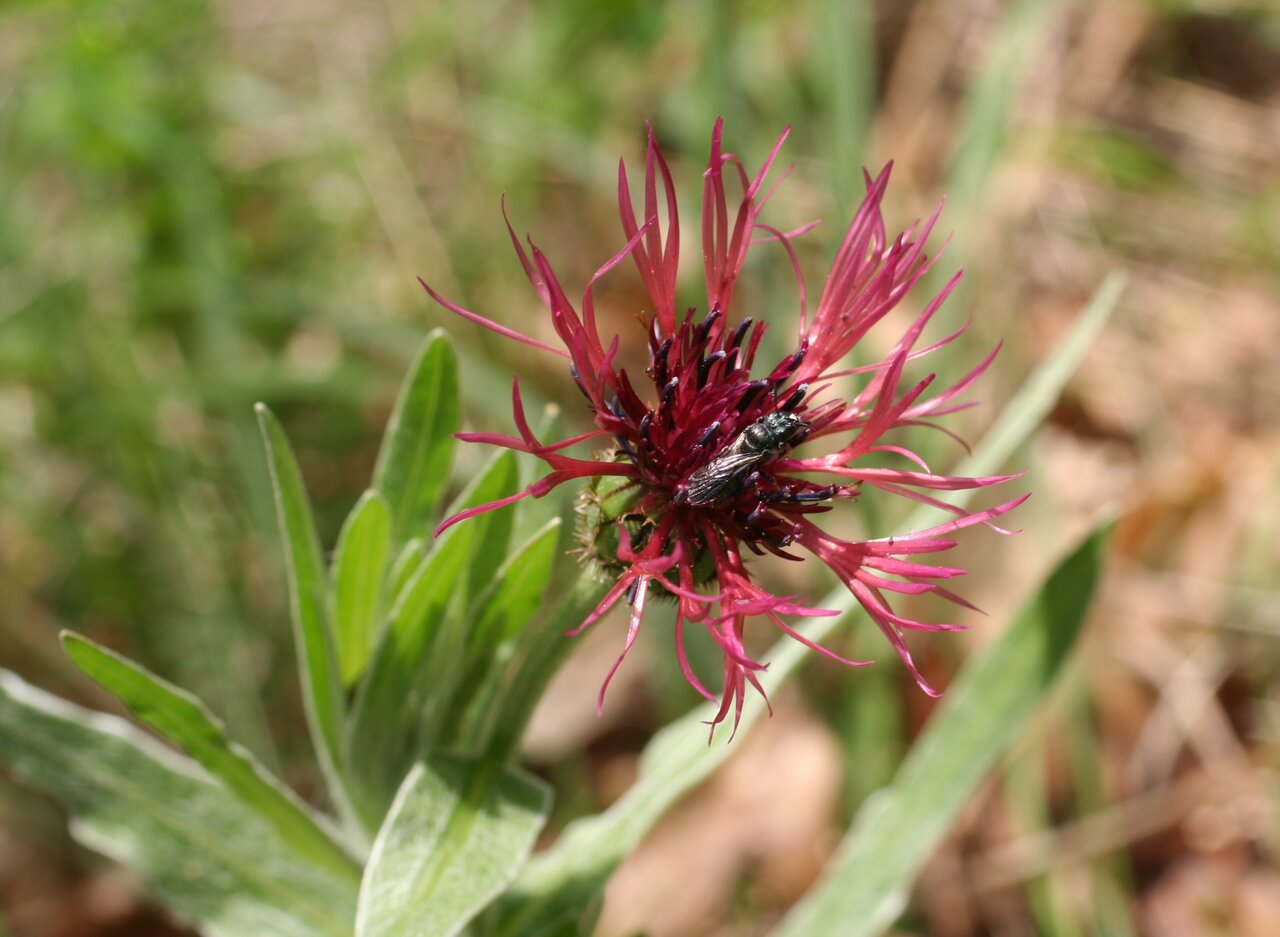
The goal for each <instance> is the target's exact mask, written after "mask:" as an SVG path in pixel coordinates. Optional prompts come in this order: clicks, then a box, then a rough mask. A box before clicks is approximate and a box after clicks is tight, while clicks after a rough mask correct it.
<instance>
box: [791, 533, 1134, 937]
mask: <svg viewBox="0 0 1280 937" xmlns="http://www.w3.org/2000/svg"><path fill="white" fill-rule="evenodd" d="M1108 533H1109V528H1103V529H1100V530H1099V531H1097V532H1095V533H1094V534H1093V535H1092V536H1091V537H1089V538H1088V539H1087V540H1086V541H1085V542H1084V543H1083V544H1081V545H1080V546H1079V547H1077V548H1076V549H1075V550H1074V551H1073V552H1072V553H1071V555H1070V556H1068V557H1067V558H1066V559H1065V560H1063V561H1062V562H1061V563H1060V564H1059V565H1058V567H1057V569H1055V570H1054V572H1053V575H1052V576H1050V577H1049V580H1048V582H1046V583H1045V585H1044V587H1043V588H1042V589H1041V590H1040V592H1039V594H1038V595H1036V597H1035V598H1034V599H1033V600H1032V601H1031V602H1030V603H1028V605H1027V606H1026V607H1025V608H1024V609H1023V610H1022V612H1021V613H1020V614H1019V615H1018V617H1017V618H1016V619H1015V620H1014V623H1013V625H1012V626H1010V628H1009V629H1008V630H1007V631H1006V632H1005V633H1004V634H1003V635H1001V636H1000V638H999V639H998V640H997V641H996V643H995V644H994V645H992V647H991V648H989V649H988V650H987V651H986V652H985V653H984V654H983V655H982V656H981V657H979V658H977V659H975V660H973V661H972V662H970V663H969V664H968V665H966V666H965V668H964V669H963V671H962V672H961V674H960V676H959V677H958V678H957V679H956V681H955V683H954V684H952V686H951V687H950V688H949V689H948V690H947V694H946V696H945V697H944V699H943V701H942V703H941V704H940V705H939V706H938V709H937V711H936V712H935V713H934V715H933V717H932V718H931V719H930V720H929V724H928V726H927V727H926V729H925V732H924V734H923V735H922V736H921V737H920V738H919V739H918V740H917V741H916V743H915V744H914V745H913V746H912V748H911V751H910V753H909V754H908V755H907V758H906V760H905V761H904V762H903V764H902V767H901V768H900V769H899V770H898V774H897V777H896V778H895V779H894V781H893V783H892V784H891V785H890V786H889V787H888V788H886V789H884V790H882V791H880V792H878V793H877V794H875V795H873V796H872V797H871V798H870V799H869V800H868V801H867V802H866V803H865V804H864V806H863V808H862V810H861V811H859V813H858V816H857V817H856V818H855V819H854V823H853V826H852V827H851V828H850V830H849V832H848V834H847V835H846V836H845V839H844V842H843V843H842V844H841V846H840V849H839V850H838V852H837V854H836V857H835V858H834V859H833V860H832V864H831V866H830V868H828V870H827V872H826V873H825V874H824V876H823V878H822V879H821V880H820V881H819V882H818V884H817V885H816V886H815V887H814V889H813V890H812V891H810V892H809V894H808V895H806V896H805V898H804V899H803V900H802V901H801V902H800V903H799V904H798V905H796V906H795V907H794V908H793V909H792V911H791V913H790V914H788V915H787V916H786V918H784V919H783V922H782V925H781V926H780V927H779V929H778V930H777V931H776V932H775V933H776V935H777V937H801V935H805V937H807V935H810V934H837V933H838V934H840V935H842V937H859V935H867V937H871V935H875V934H879V933H881V932H883V931H884V930H885V928H887V927H888V926H889V925H891V924H892V923H893V921H894V919H895V918H896V917H897V916H898V915H899V914H900V913H901V911H902V908H903V906H904V905H905V903H906V900H907V896H908V894H909V892H910V888H911V884H912V882H913V881H914V880H915V876H916V874H917V873H918V872H919V870H920V867H921V866H922V865H923V864H924V862H925V861H926V860H927V859H928V858H929V856H930V855H931V854H932V852H933V850H934V849H935V848H936V847H937V845H938V843H939V842H940V841H941V840H942V838H943V837H944V836H945V835H946V833H947V831H948V830H949V829H950V828H951V825H952V823H953V822H954V821H955V817H956V815H957V814H958V813H959V812H960V810H961V809H962V808H963V807H964V806H965V804H967V803H968V802H969V799H970V798H971V797H972V796H973V792H974V791H975V790H976V789H977V787H978V785H979V784H980V783H981V782H982V780H983V779H984V778H985V777H986V776H987V774H988V773H989V772H990V771H991V769H992V768H993V767H994V765H995V764H996V762H997V761H998V760H999V758H1000V757H1001V756H1002V755H1003V754H1004V753H1005V752H1006V751H1007V750H1008V749H1009V747H1010V746H1011V745H1012V744H1013V743H1014V742H1015V741H1017V740H1018V738H1019V737H1020V735H1021V734H1022V730H1023V728H1024V727H1025V726H1026V724H1027V721H1028V720H1029V719H1030V718H1031V714H1032V713H1033V712H1035V709H1036V705H1037V704H1038V703H1039V702H1040V700H1041V699H1042V698H1043V697H1044V695H1045V693H1046V692H1047V691H1048V689H1049V687H1050V686H1051V685H1052V683H1053V681H1054V678H1055V677H1056V676H1057V674H1058V672H1059V671H1060V670H1061V668H1062V664H1063V661H1064V659H1065V658H1066V655H1067V652H1068V651H1070V649H1071V647H1072V646H1073V645H1074V643H1075V639H1076V635H1077V634H1078V633H1079V631H1080V626H1081V625H1082V624H1083V622H1084V617H1085V612H1086V611H1087V610H1088V607H1089V601H1090V599H1091V598H1092V596H1093V590H1094V586H1095V585H1096V584H1097V580H1098V571H1099V568H1100V567H1101V564H1102V558H1103V554H1104V551H1105V547H1106V542H1107V536H1108Z"/></svg>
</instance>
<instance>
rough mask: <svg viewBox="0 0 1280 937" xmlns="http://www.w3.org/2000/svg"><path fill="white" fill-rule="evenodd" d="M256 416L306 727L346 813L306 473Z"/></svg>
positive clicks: (336, 685)
mask: <svg viewBox="0 0 1280 937" xmlns="http://www.w3.org/2000/svg"><path fill="white" fill-rule="evenodd" d="M257 412H258V426H259V428H260V429H261V431H262V439H263V442H264V443H265V444H266V447H267V464H268V466H269V467H270V469H271V487H272V490H273V491H274V493H275V501H276V514H277V516H278V518H279V523H280V533H281V536H282V538H283V541H284V560H285V569H286V570H287V572H288V577H289V604H290V607H291V608H292V611H293V634H294V642H295V643H296V644H297V647H298V669H299V671H300V672H301V676H302V693H303V703H304V704H305V706H306V712H307V722H308V724H309V725H310V727H311V739H312V743H313V744H314V745H315V747H316V754H317V756H318V757H319V759H320V767H321V769H322V770H323V771H324V773H325V777H326V778H327V779H328V782H329V792H330V794H331V795H332V796H333V798H334V800H335V801H336V802H337V803H338V805H339V807H341V808H342V809H343V810H344V811H345V810H347V809H348V800H347V797H346V793H345V789H344V786H343V782H342V774H341V771H340V768H339V763H338V751H339V749H338V739H339V735H338V730H339V725H340V723H341V720H342V708H343V707H342V690H341V683H340V681H339V679H338V665H337V660H336V658H335V655H334V649H333V635H332V633H331V631H330V625H329V617H328V612H327V609H326V602H325V596H326V585H327V582H326V576H325V571H324V562H323V561H322V560H321V557H320V543H319V541H318V540H317V538H316V531H315V523H314V521H313V520H312V518H311V505H310V503H309V502H308V501H307V493H306V489H305V488H304V487H303V484H302V473H301V472H299V471H298V463H297V461H296V460H295V459H294V457H293V452H292V450H291V449H290V448H289V441H288V439H286V438H285V435H284V430H283V429H281V427H280V423H279V421H277V420H276V418H275V416H273V415H272V413H271V411H270V410H268V409H267V408H266V406H265V405H264V404H258V406H257Z"/></svg>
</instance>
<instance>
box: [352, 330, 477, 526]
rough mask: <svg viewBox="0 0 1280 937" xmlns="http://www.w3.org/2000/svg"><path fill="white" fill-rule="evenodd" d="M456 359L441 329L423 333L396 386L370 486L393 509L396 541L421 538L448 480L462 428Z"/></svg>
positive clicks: (431, 520) (430, 521) (433, 514)
mask: <svg viewBox="0 0 1280 937" xmlns="http://www.w3.org/2000/svg"><path fill="white" fill-rule="evenodd" d="M460 419H461V417H460V411H459V405H458V363H457V359H456V358H455V357H454V354H453V349H452V348H451V347H450V345H449V342H448V340H447V339H446V338H445V336H444V333H443V332H441V331H439V330H436V331H434V332H432V333H431V334H430V335H428V336H427V338H426V341H424V342H423V344H422V349H421V350H420V351H419V352H418V357H417V358H416V359H415V360H414V363H413V366H412V368H410V370H409V374H408V375H407V376H406V378H405V381H404V384H403V385H402V386H401V389H400V397H399V399H398V400H397V401H396V406H395V410H394V411H392V414H391V420H390V422H389V423H388V424H387V433H386V436H385V437H384V438H383V441H382V449H381V451H380V452H379V453H378V463H377V465H376V467H375V468H374V473H373V479H374V480H373V484H374V487H375V488H377V489H378V490H379V491H380V492H382V494H383V495H384V496H385V497H386V499H387V503H388V505H389V506H390V508H391V535H392V542H393V543H395V544H401V543H404V542H405V541H406V540H409V539H410V538H412V537H421V536H425V535H426V534H427V533H428V531H429V530H430V528H431V526H432V523H433V520H434V518H435V511H436V505H437V504H438V503H439V501H440V496H441V495H442V494H443V493H444V489H445V486H446V485H447V484H448V482H449V466H450V464H451V463H452V461H453V448H454V438H453V434H454V433H456V432H457V431H458V429H459V427H460V425H461V424H460Z"/></svg>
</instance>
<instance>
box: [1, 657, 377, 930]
mask: <svg viewBox="0 0 1280 937" xmlns="http://www.w3.org/2000/svg"><path fill="white" fill-rule="evenodd" d="M0 738H3V739H4V747H3V750H2V751H0V758H3V760H4V762H5V763H7V764H8V765H9V766H10V768H11V769H12V771H13V774H14V776H15V777H17V778H19V779H21V780H22V781H24V782H25V783H28V784H30V785H31V786H33V787H36V788H39V789H42V790H45V791H49V792H51V793H53V794H56V795H57V796H58V797H60V798H61V799H62V800H63V801H65V802H66V804H67V806H68V807H69V808H70V811H71V815H72V826H71V829H72V832H73V833H74V834H75V836H76V838H77V839H79V840H80V841H81V842H82V843H84V844H85V845H86V846H88V847H90V848H91V849H95V850H97V851H99V852H101V853H103V854H105V855H107V856H110V857H111V858H113V859H115V860H117V861H119V862H122V863H124V864H125V865H127V866H129V867H130V868H132V869H134V870H135V871H136V872H137V873H138V874H139V875H140V876H141V877H142V879H143V881H144V882H146V884H147V887H148V888H149V889H150V891H151V892H152V893H153V894H154V895H155V896H156V897H157V898H159V899H160V900H161V901H163V902H165V903H166V904H167V905H169V906H170V907H171V908H173V909H174V911H176V912H177V913H178V914H180V915H182V916H183V917H185V918H188V919H189V920H192V921H195V922H198V923H199V924H200V925H201V928H202V930H203V931H204V932H205V933H207V934H210V935H213V937H243V935H246V934H271V935H273V937H315V935H328V937H349V935H350V934H351V925H352V921H353V920H354V919H355V911H356V889H355V886H354V885H353V884H352V882H351V880H350V878H349V877H348V876H346V875H335V874H333V873H332V872H330V871H329V870H328V869H326V868H323V867H321V866H319V865H315V864H312V863H306V862H299V861H298V858H297V854H296V853H295V852H294V851H293V850H291V849H289V848H287V847H286V846H285V844H284V842H283V841H282V840H281V839H280V837H279V836H278V835H277V832H276V830H275V829H273V828H272V826H271V825H270V824H268V823H267V822H266V821H265V820H264V819H263V818H262V817H261V816H260V815H259V814H257V813H255V812H253V811H251V810H249V809H247V808H246V807H245V806H244V805H243V804H242V803H241V802H240V801H238V800H237V799H236V798H234V797H232V796H231V795H230V794H229V793H228V792H227V791H226V789H225V788H223V787H222V786H221V785H219V784H218V783H216V782H215V781H213V780H211V779H209V778H208V777H206V776H205V775H204V773H203V772H202V771H200V769H199V768H198V767H197V766H196V765H195V764H194V763H193V762H191V761H189V760H188V759H186V758H182V757H181V756H179V755H176V754H174V753H173V752H171V751H169V750H167V749H165V748H163V747H162V746H160V745H159V744H158V743H157V742H155V741H154V740H153V739H151V738H149V737H148V736H146V735H145V734H144V733H142V732H141V731H139V730H137V729H135V728H134V727H133V726H131V725H129V724H128V723H127V722H125V721H124V720H122V719H118V718H116V717H114V716H107V715H104V714H102V713H95V712H92V711H90V710H86V709H81V708H80V707H78V706H72V705H71V704H70V703H67V702H65V701H63V700H60V699H58V698H57V697H54V696H50V695H49V694H47V693H44V692H43V691H41V690H38V689H36V688H35V687H31V686H28V685H27V684H26V683H24V682H22V681H21V680H20V679H18V678H17V677H16V676H14V675H13V674H10V673H7V672H3V671H0Z"/></svg>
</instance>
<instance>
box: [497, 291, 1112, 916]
mask: <svg viewBox="0 0 1280 937" xmlns="http://www.w3.org/2000/svg"><path fill="white" fill-rule="evenodd" d="M1122 282H1123V281H1122V280H1121V279H1119V278H1118V277H1116V276H1111V277H1108V278H1107V279H1106V280H1105V281H1104V282H1103V284H1102V285H1101V286H1100V287H1099V289H1098V291H1097V293H1096V294H1095V295H1094V298H1093V299H1092V300H1091V301H1090V303H1089V306H1088V308H1087V309H1086V310H1085V311H1084V312H1083V314H1082V315H1081V316H1080V317H1079V319H1078V320H1077V322H1076V323H1075V324H1074V325H1073V326H1072V330H1071V331H1070V332H1069V333H1068V335H1067V337H1066V338H1065V339H1064V340H1063V341H1062V342H1060V343H1059V345H1058V346H1057V347H1056V348H1055V349H1054V352H1053V354H1052V355H1050V357H1049V358H1048V359H1047V360H1046V361H1045V362H1044V363H1043V364H1041V366H1040V367H1039V368H1038V369H1037V370H1036V372H1035V373H1034V374H1033V375H1032V376H1031V377H1030V378H1028V380H1027V381H1026V383H1025V384H1024V385H1023V387H1022V388H1021V389H1020V390H1019V392H1018V393H1017V394H1016V395H1015V396H1014V398H1013V399H1012V400H1011V401H1010V403H1009V405H1008V407H1007V408H1006V409H1005V410H1004V411H1002V415H1001V418H1000V419H999V420H998V421H997V423H996V425H995V426H993V427H992V430H991V431H990V432H989V433H988V434H987V435H986V436H985V437H984V438H983V440H982V442H981V443H980V444H979V445H978V446H977V447H976V448H975V449H974V454H973V457H972V458H971V459H969V460H968V461H966V462H965V463H964V465H962V466H961V468H960V469H959V470H957V471H958V472H959V473H960V474H975V475H976V474H986V473H987V471H988V470H991V469H994V468H996V467H998V466H999V465H1001V464H1003V462H1004V460H1005V459H1007V458H1008V457H1009V455H1011V454H1012V452H1013V451H1014V450H1015V449H1016V448H1017V447H1018V446H1019V445H1021V444H1022V443H1023V442H1024V441H1025V440H1026V438H1027V437H1028V436H1029V435H1030V434H1031V433H1032V432H1033V431H1034V430H1035V428H1036V427H1037V426H1038V425H1039V421H1040V420H1041V419H1042V418H1043V415H1044V413H1045V412H1046V411H1047V408H1048V407H1050V406H1052V403H1053V401H1054V400H1056V399H1057V395H1058V394H1059V393H1060V392H1061V390H1062V387H1063V386H1064V385H1065V383H1066V381H1067V379H1068V378H1069V377H1070V376H1071V373H1072V371H1073V370H1074V368H1075V367H1076V366H1077V365H1078V364H1079V361H1080V360H1081V358H1082V357H1083V355H1084V354H1085V352H1086V351H1087V349H1088V347H1089V344H1090V342H1091V341H1092V339H1093V337H1094V336H1096V334H1097V332H1098V331H1099V330H1100V329H1101V327H1102V325H1103V324H1104V323H1105V321H1106V319H1107V317H1108V316H1109V315H1110V314H1111V312H1112V310H1113V309H1114V308H1115V304H1116V301H1117V300H1118V298H1119V295H1120V288H1121V286H1122ZM952 494H953V497H952V499H951V500H952V502H953V503H958V504H963V503H965V502H966V501H967V498H968V496H969V495H970V492H964V491H962V492H954V493H952ZM939 513H940V512H939V510H938V509H936V508H930V507H927V506H926V507H922V508H921V509H919V510H917V511H916V512H914V513H913V514H912V515H911V517H910V518H909V519H908V520H907V521H906V523H905V524H904V527H905V528H908V529H919V528H922V527H927V526H929V525H930V524H931V523H933V522H934V519H935V516H936V515H937V514H939ZM855 604H856V603H855V600H854V599H853V597H852V596H851V595H850V594H849V592H848V591H847V590H846V589H844V588H843V587H840V588H837V589H835V590H833V591H832V592H830V593H829V594H828V595H827V596H826V597H824V598H823V599H822V600H821V601H820V602H818V603H817V605H818V606H820V607H822V608H829V609H836V610H840V611H845V612H847V611H848V610H849V609H850V608H852V607H853V606H854V605H855ZM843 621H844V616H835V617H824V618H810V619H807V620H805V621H804V622H802V623H801V624H800V625H799V626H798V630H799V631H801V633H803V634H804V635H805V636H806V637H807V638H809V639H810V640H812V641H815V642H819V643H821V642H823V641H825V640H827V639H829V638H830V636H831V635H832V634H833V633H834V632H835V630H836V628H837V627H838V626H839V625H840V624H841V623H842V622H843ZM761 659H762V660H765V661H768V662H769V681H768V685H769V688H770V690H771V691H772V692H776V691H777V690H778V688H780V687H781V686H783V685H784V684H785V683H786V681H787V680H788V679H790V677H791V676H792V675H793V674H794V673H795V672H796V671H797V670H798V669H799V668H800V666H801V664H803V663H804V661H805V660H806V659H807V651H806V649H805V647H804V646H803V645H802V644H800V643H799V642H798V641H794V640H792V639H790V638H784V639H782V640H780V641H778V642H777V643H776V644H775V645H774V646H773V648H772V649H771V650H770V651H769V653H767V654H766V655H765V656H764V657H762V658H761ZM716 708H717V707H716V706H715V705H714V704H708V705H704V706H699V707H698V708H696V709H694V710H693V711H692V712H690V713H689V714H688V715H686V716H684V717H683V718H681V719H679V720H677V721H676V722H673V723H671V724H670V725H668V726H666V727H665V728H664V729H662V730H661V731H660V732H659V733H658V734H657V735H655V736H654V738H653V740H652V741H651V742H650V743H649V745H648V746H647V747H646V748H645V750H644V753H643V754H642V756H641V759H640V770H639V774H638V777H637V779H636V782H635V784H633V785H632V787H631V789H630V790H628V791H627V793H626V794H624V795H623V796H622V797H621V798H619V800H618V801H617V802H616V803H615V804H614V805H613V806H612V807H610V808H609V809H608V810H607V811H605V812H604V813H602V814H599V815H597V816H593V817H585V818H583V819H580V820H577V821H575V822H573V823H571V824H569V826H568V827H566V829H565V831H564V833H563V834H562V835H561V837H560V838H559V839H558V840H557V841H556V843H555V845H554V846H552V847H551V848H550V849H548V850H546V851H545V852H543V853H540V854H539V855H537V856H535V857H534V859H533V860H532V861H531V862H530V863H529V865H528V866H527V867H526V868H525V870H524V871H523V872H522V873H521V874H520V876H519V878H518V879H517V880H516V882H515V883H514V885H513V886H512V888H511V890H510V892H509V893H508V894H507V895H505V896H503V898H502V899H501V902H500V905H499V907H498V909H497V914H496V916H495V917H496V919H497V920H498V921H499V922H500V924H501V926H500V928H499V930H498V931H497V933H501V934H505V935H519V937H526V935H528V937H535V935H539V934H551V933H553V932H554V927H553V923H554V922H555V921H557V920H560V921H562V920H563V919H564V916H565V915H566V914H568V913H569V912H570V911H571V910H572V908H574V907H580V906H582V905H583V904H584V903H586V902H588V901H590V900H591V899H592V897H593V896H594V895H595V893H596V892H597V891H598V890H599V889H600V888H602V887H603V885H604V882H605V880H606V879H607V878H608V877H609V875H610V874H611V873H612V871H613V869H614V868H615V867H616V866H617V864H618V863H619V862H621V861H622V859H623V858H624V857H625V856H627V855H628V854H629V853H630V852H631V850H632V849H634V848H635V846H636V845H637V844H638V843H639V842H640V840H641V839H642V838H643V837H644V835H645V834H646V833H647V832H648V831H649V830H650V829H651V828H652V826H653V825H654V824H655V823H657V821H658V820H659V819H660V818H661V817H662V815H663V814H664V813H665V812H666V811H667V810H668V809H670V807H671V806H672V805H673V804H675V802H676V801H677V800H679V799H680V798H681V797H683V796H684V795H685V794H686V793H687V792H688V791H690V790H692V789H693V788H694V787H695V786H696V785H698V784H700V783H701V782H702V781H704V780H706V778H708V777H709V776H710V775H711V773H712V772H713V771H715V769H716V768H718V767H719V766H720V765H721V764H722V763H723V762H724V761H726V760H727V759H728V758H729V756H730V755H731V754H732V753H733V748H732V746H729V745H724V744H717V745H707V744H706V742H705V738H706V736H705V735H704V732H705V726H704V725H703V723H705V722H706V721H707V720H709V719H710V718H712V717H713V716H714V714H715V710H716ZM764 712H765V707H764V706H763V705H762V703H761V701H760V700H759V699H758V698H756V697H755V696H749V697H748V699H747V701H746V704H745V705H744V708H743V713H742V719H741V722H740V723H739V729H738V731H739V734H742V733H743V732H746V731H748V730H749V729H750V727H751V725H752V724H753V723H754V722H755V721H756V720H757V719H759V718H760V717H761V716H762V715H763V714H764Z"/></svg>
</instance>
